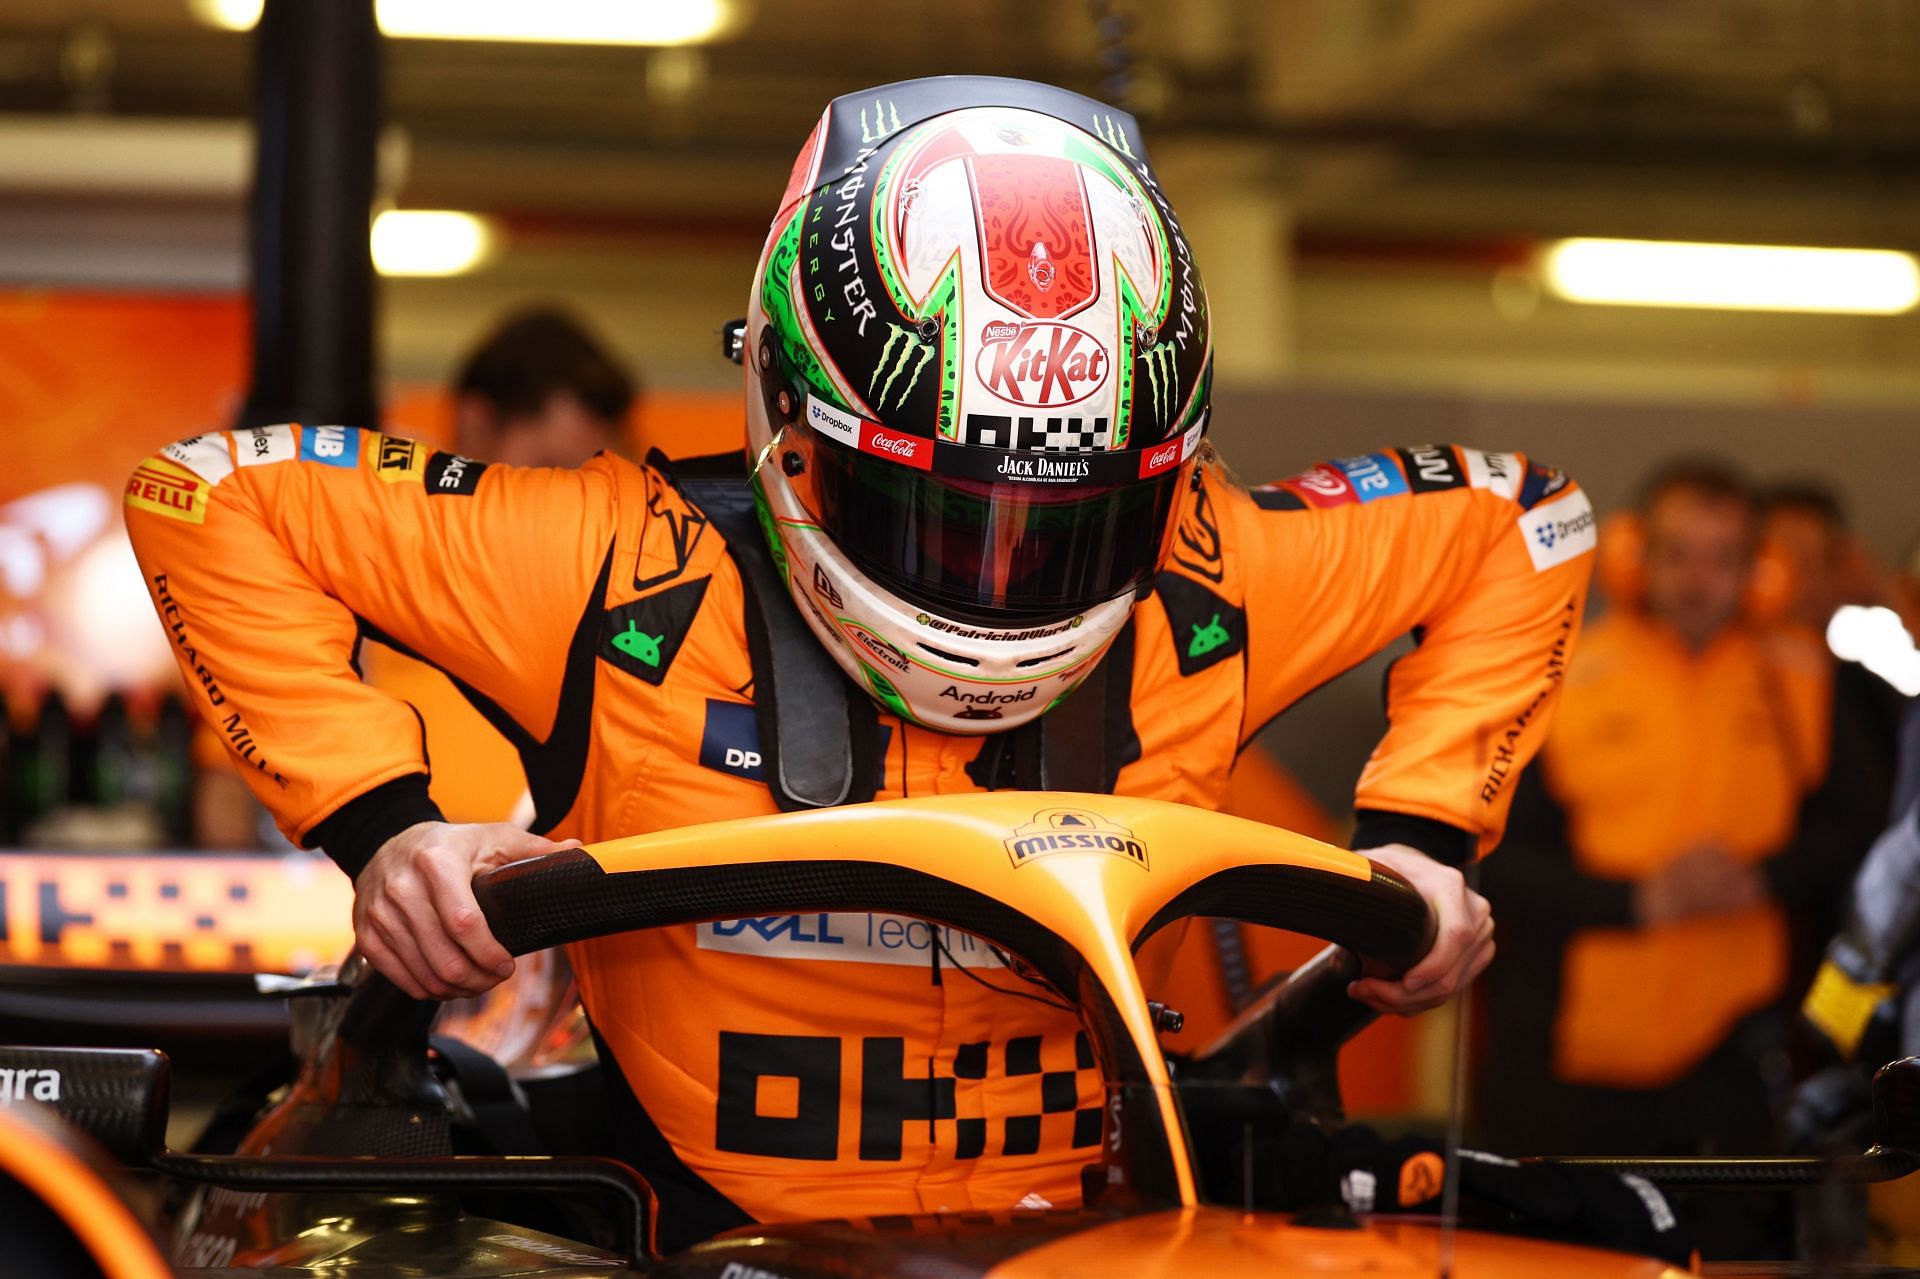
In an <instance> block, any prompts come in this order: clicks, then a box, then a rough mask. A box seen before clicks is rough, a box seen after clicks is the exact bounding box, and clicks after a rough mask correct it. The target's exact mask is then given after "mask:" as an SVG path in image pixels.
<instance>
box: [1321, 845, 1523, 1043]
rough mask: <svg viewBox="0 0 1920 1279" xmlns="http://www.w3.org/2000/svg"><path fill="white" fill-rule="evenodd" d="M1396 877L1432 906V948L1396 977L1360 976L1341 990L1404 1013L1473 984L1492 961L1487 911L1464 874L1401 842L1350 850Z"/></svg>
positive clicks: (1422, 1008)
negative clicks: (1383, 867)
mask: <svg viewBox="0 0 1920 1279" xmlns="http://www.w3.org/2000/svg"><path fill="white" fill-rule="evenodd" d="M1356 851H1358V852H1360V853H1363V854H1364V855H1365V856H1367V857H1371V858H1372V859H1373V860H1374V861H1376V862H1379V863H1380V864H1381V865H1382V866H1385V867H1386V868H1387V869H1388V870H1391V871H1394V872H1396V873H1397V874H1398V875H1399V876H1400V877H1401V878H1402V879H1404V880H1406V881H1407V882H1408V883H1409V884H1412V885H1413V887H1414V888H1415V889H1416V890H1417V891H1418V892H1419V894H1420V895H1421V896H1422V897H1424V898H1426V899H1427V904H1428V905H1430V906H1432V907H1433V917H1434V922H1435V925H1436V927H1435V929H1434V934H1433V949H1432V950H1430V951H1428V952H1427V957H1426V958H1425V959H1422V960H1421V961H1420V962H1419V963H1417V964H1415V965H1414V966H1413V967H1412V968H1410V969H1408V970H1407V973H1406V975H1405V976H1403V977H1401V978H1400V979H1399V980H1398V981H1392V980H1389V979H1387V978H1385V977H1363V978H1361V979H1360V980H1359V981H1356V982H1353V983H1352V984H1351V985H1349V986H1348V987H1347V994H1349V995H1351V996H1352V997H1353V998H1355V999H1357V1000H1359V1001H1360V1002H1361V1003H1363V1004H1365V1005H1367V1006H1368V1007H1369V1008H1376V1009H1378V1010H1379V1011H1381V1012H1383V1013H1399V1014H1400V1015H1401V1016H1403V1017H1410V1016H1412V1015H1413V1014H1414V1013H1423V1012H1425V1011H1426V1010H1427V1009H1429V1008H1437V1007H1438V1006H1440V1005H1441V1004H1444V1003H1446V1002H1447V1001H1448V1000H1449V999H1452V998H1453V997H1454V996H1455V995H1457V994H1459V993H1460V992H1461V991H1463V990H1465V989H1466V988H1467V987H1468V986H1470V985H1471V984H1472V983H1473V979H1474V978H1476V977H1478V976H1479V975H1480V973H1481V971H1482V970H1483V969H1485V968H1486V966H1487V965H1488V964H1489V963H1491V962H1493V910H1492V908H1491V907H1490V906H1488V905H1487V899H1486V898H1484V897H1482V896H1481V895H1480V894H1479V893H1476V892H1474V891H1473V889H1471V888H1469V887H1467V881H1466V877H1465V876H1463V875H1461V873H1460V872H1459V871H1457V870H1455V869H1454V868H1453V867H1451V866H1448V865H1445V864H1443V863H1441V862H1437V861H1435V860H1433V858H1431V857H1429V856H1427V855H1426V854H1425V853H1423V852H1421V851H1420V850H1419V849H1416V848H1410V847H1408V846H1407V845H1405V844H1387V845H1384V846H1382V847H1380V848H1363V849H1358V850H1356Z"/></svg>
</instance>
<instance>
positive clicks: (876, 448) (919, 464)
mask: <svg viewBox="0 0 1920 1279" xmlns="http://www.w3.org/2000/svg"><path fill="white" fill-rule="evenodd" d="M860 451H861V452H863V453H877V454H879V455H880V456H881V457H890V458H892V459H894V460H895V461H897V462H905V463H906V464H907V465H908V466H912V467H916V468H918V469H919V470H922V471H925V470H929V469H931V468H932V466H933V442H932V441H931V440H924V439H921V438H920V437H919V436H917V435H901V434H898V433H897V432H894V431H889V430H887V429H886V428H885V427H881V426H874V425H871V424H869V425H868V427H867V430H866V434H864V435H862V436H861V437H860Z"/></svg>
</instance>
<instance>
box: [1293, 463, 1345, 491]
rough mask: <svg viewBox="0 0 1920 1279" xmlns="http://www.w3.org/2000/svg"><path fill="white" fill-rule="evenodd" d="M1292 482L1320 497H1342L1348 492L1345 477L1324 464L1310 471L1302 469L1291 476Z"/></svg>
mask: <svg viewBox="0 0 1920 1279" xmlns="http://www.w3.org/2000/svg"><path fill="white" fill-rule="evenodd" d="M1293 482H1294V483H1295V484H1298V485H1299V486H1300V487H1301V488H1303V489H1310V490H1312V491H1313V492H1315V493H1318V494H1320V495H1321V496H1322V497H1344V496H1346V494H1347V492H1348V484H1347V480H1346V477H1345V476H1343V475H1340V474H1338V473H1337V472H1335V471H1332V470H1330V469H1328V468H1327V467H1326V466H1316V467H1314V468H1313V469H1312V470H1310V471H1302V472H1301V473H1300V474H1298V475H1296V476H1294V477H1293Z"/></svg>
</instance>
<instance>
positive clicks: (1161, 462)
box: [1140, 440, 1180, 479]
mask: <svg viewBox="0 0 1920 1279" xmlns="http://www.w3.org/2000/svg"><path fill="white" fill-rule="evenodd" d="M1179 460H1180V441H1179V440H1175V441H1173V442H1172V443H1171V444H1162V445H1161V446H1160V447H1159V448H1157V449H1154V450H1152V451H1151V452H1149V453H1148V454H1147V455H1146V456H1145V457H1142V458H1141V459H1140V478H1141V479H1145V478H1147V476H1149V475H1158V474H1160V472H1162V471H1164V470H1166V469H1167V468H1168V467H1170V466H1172V465H1173V464H1174V463H1175V462H1178V461H1179Z"/></svg>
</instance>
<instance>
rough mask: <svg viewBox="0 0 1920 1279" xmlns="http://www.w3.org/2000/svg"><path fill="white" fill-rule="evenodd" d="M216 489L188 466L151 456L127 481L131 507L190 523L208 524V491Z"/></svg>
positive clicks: (128, 498) (135, 469) (128, 503)
mask: <svg viewBox="0 0 1920 1279" xmlns="http://www.w3.org/2000/svg"><path fill="white" fill-rule="evenodd" d="M212 487H213V485H211V484H209V483H208V482H207V481H206V480H204V479H201V478H200V477H199V476H198V475H195V474H194V473H193V472H192V471H189V470H188V469H187V468H186V467H184V466H181V465H179V464H178V463H176V462H170V461H168V460H167V459H166V458H163V457H150V458H148V459H147V460H146V461H144V462H142V463H141V464H140V465H139V466H137V467H135V468H134V470H133V475H132V476H131V477H129V478H128V480H127V505H128V506H130V507H132V508H133V509H134V510H136V511H149V512H151V513H153V514H155V515H164V516H166V517H167V518H168V519H170V520H182V521H185V522H186V523H188V524H204V523H206V522H207V492H208V490H210V489H211V488H212Z"/></svg>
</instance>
